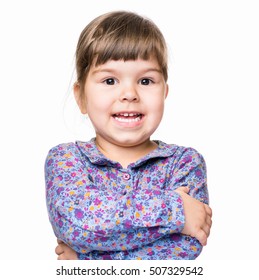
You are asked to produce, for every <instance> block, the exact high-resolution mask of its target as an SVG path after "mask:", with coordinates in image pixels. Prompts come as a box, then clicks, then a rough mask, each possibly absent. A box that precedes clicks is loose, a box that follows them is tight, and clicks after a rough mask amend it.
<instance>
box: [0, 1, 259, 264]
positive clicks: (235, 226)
mask: <svg viewBox="0 0 259 280" xmlns="http://www.w3.org/2000/svg"><path fill="white" fill-rule="evenodd" d="M169 3H170V6H169ZM121 9H123V10H131V11H134V12H138V13H140V14H142V15H145V16H148V17H149V18H151V19H152V20H153V21H154V22H155V23H156V24H157V25H158V27H159V28H160V29H161V31H162V32H163V34H164V36H165V38H166V40H167V43H168V46H169V49H170V73H169V86H170V95H169V97H168V99H167V101H166V112H165V116H164V119H163V122H162V123H161V126H160V128H159V129H158V130H157V132H156V133H155V135H154V136H153V139H160V140H163V141H165V142H167V143H175V144H179V145H184V146H191V147H194V148H196V149H197V150H198V151H199V152H201V153H202V154H203V156H204V157H205V160H206V162H207V169H208V183H209V185H208V186H209V193H210V202H211V206H212V208H213V211H214V216H213V228H212V232H211V236H210V238H209V242H208V245H207V246H206V247H205V248H204V250H203V252H202V254H201V255H200V257H199V259H200V260H215V259H219V260H252V259H253V260H255V259H259V257H258V252H259V242H258V214H259V207H258V195H259V191H258V188H259V180H258V175H259V172H258V167H259V166H258V158H259V149H258V142H259V137H258V119H259V116H258V98H257V96H258V94H259V33H258V26H259V17H258V14H259V8H258V7H257V1H252V0H243V1H238V0H236V1H230V0H217V1H208V0H207V1H206V0H196V1H192V0H183V1H174V0H172V1H163V0H160V1H157V0H155V1H151V0H149V1H137V0H128V1H115V0H109V1H86V0H84V1H82V0H73V1H72V0H71V1H65V0H63V1H61V0H56V1H50V0H45V1H29V0H24V1H18V0H16V1H12V0H10V1H5V2H4V1H1V2H0V36H1V38H0V79H1V88H0V96H1V97H0V122H1V127H0V129H1V130H0V131H1V137H0V141H1V146H0V147H1V150H0V159H1V161H0V164H1V166H0V174H1V180H0V188H1V196H0V198H1V204H0V215H1V216H0V226H1V228H0V240H1V250H0V252H1V253H0V258H1V259H3V260H4V259H5V260H19V259H23V260H31V259H34V260H51V259H53V260H54V259H56V256H55V254H54V248H55V246H56V242H55V237H54V235H53V232H52V229H51V226H50V224H49V221H48V217H47V212H46V206H45V185H44V184H45V183H44V170H43V168H44V161H45V158H46V155H47V153H48V150H49V149H50V148H51V147H53V146H54V145H57V144H59V143H62V142H69V141H74V140H85V141H86V140H89V139H90V138H91V137H93V136H94V134H93V131H92V130H91V128H90V125H89V124H88V123H84V122H82V120H81V117H80V114H79V111H78V110H77V108H76V105H75V103H74V101H73V98H72V92H71V82H70V80H71V79H72V82H73V79H74V76H73V71H74V70H73V69H74V65H73V62H74V52H75V48H76V43H77V40H78V37H79V34H80V32H81V31H82V29H83V28H84V27H85V25H86V24H87V23H88V22H89V21H90V20H92V19H93V18H95V17H96V16H98V15H100V14H102V13H104V12H108V11H112V10H121Z"/></svg>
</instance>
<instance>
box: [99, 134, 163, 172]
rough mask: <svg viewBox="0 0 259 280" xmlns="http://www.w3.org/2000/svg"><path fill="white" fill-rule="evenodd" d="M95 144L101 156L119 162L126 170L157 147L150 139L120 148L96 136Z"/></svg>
mask: <svg viewBox="0 0 259 280" xmlns="http://www.w3.org/2000/svg"><path fill="white" fill-rule="evenodd" d="M95 143H96V146H97V148H98V150H99V151H100V152H101V153H102V154H104V155H105V156H106V157H107V158H108V159H110V160H112V161H117V162H119V163H120V164H121V166H122V167H123V168H127V167H128V165H129V164H131V163H133V162H136V161H137V160H139V159H141V158H143V157H144V156H146V155H147V154H149V153H150V152H151V151H153V150H155V149H156V148H157V146H158V145H157V144H156V143H155V142H153V141H151V140H150V139H148V140H146V141H145V142H143V143H140V144H137V145H133V146H120V145H116V144H113V143H110V142H108V141H104V140H103V139H101V138H99V137H98V136H97V137H96V140H95Z"/></svg>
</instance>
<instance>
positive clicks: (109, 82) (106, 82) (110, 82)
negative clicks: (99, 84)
mask: <svg viewBox="0 0 259 280" xmlns="http://www.w3.org/2000/svg"><path fill="white" fill-rule="evenodd" d="M104 83H105V84H106V85H110V86H112V85H115V84H116V81H115V79H113V78H109V79H106V80H104Z"/></svg>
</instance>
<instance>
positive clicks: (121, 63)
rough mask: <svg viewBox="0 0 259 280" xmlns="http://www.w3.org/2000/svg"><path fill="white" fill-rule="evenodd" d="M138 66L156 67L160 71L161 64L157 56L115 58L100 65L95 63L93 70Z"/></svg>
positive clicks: (144, 67) (145, 67)
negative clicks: (148, 57) (129, 58)
mask: <svg viewBox="0 0 259 280" xmlns="http://www.w3.org/2000/svg"><path fill="white" fill-rule="evenodd" d="M130 66H132V67H137V68H143V69H154V70H159V71H160V68H161V67H160V65H159V63H158V61H157V59H155V58H150V59H145V60H144V59H141V58H138V59H135V60H133V59H131V60H123V59H120V60H113V59H110V60H108V61H106V62H105V63H103V64H100V65H93V66H92V67H91V68H92V71H103V70H104V69H113V68H114V69H117V68H118V67H119V68H123V67H130Z"/></svg>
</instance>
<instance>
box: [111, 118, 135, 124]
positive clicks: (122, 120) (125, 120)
mask: <svg viewBox="0 0 259 280" xmlns="http://www.w3.org/2000/svg"><path fill="white" fill-rule="evenodd" d="M115 119H116V120H117V121H119V122H124V123H131V122H138V121H140V117H138V118H135V119H124V118H118V117H115Z"/></svg>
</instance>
